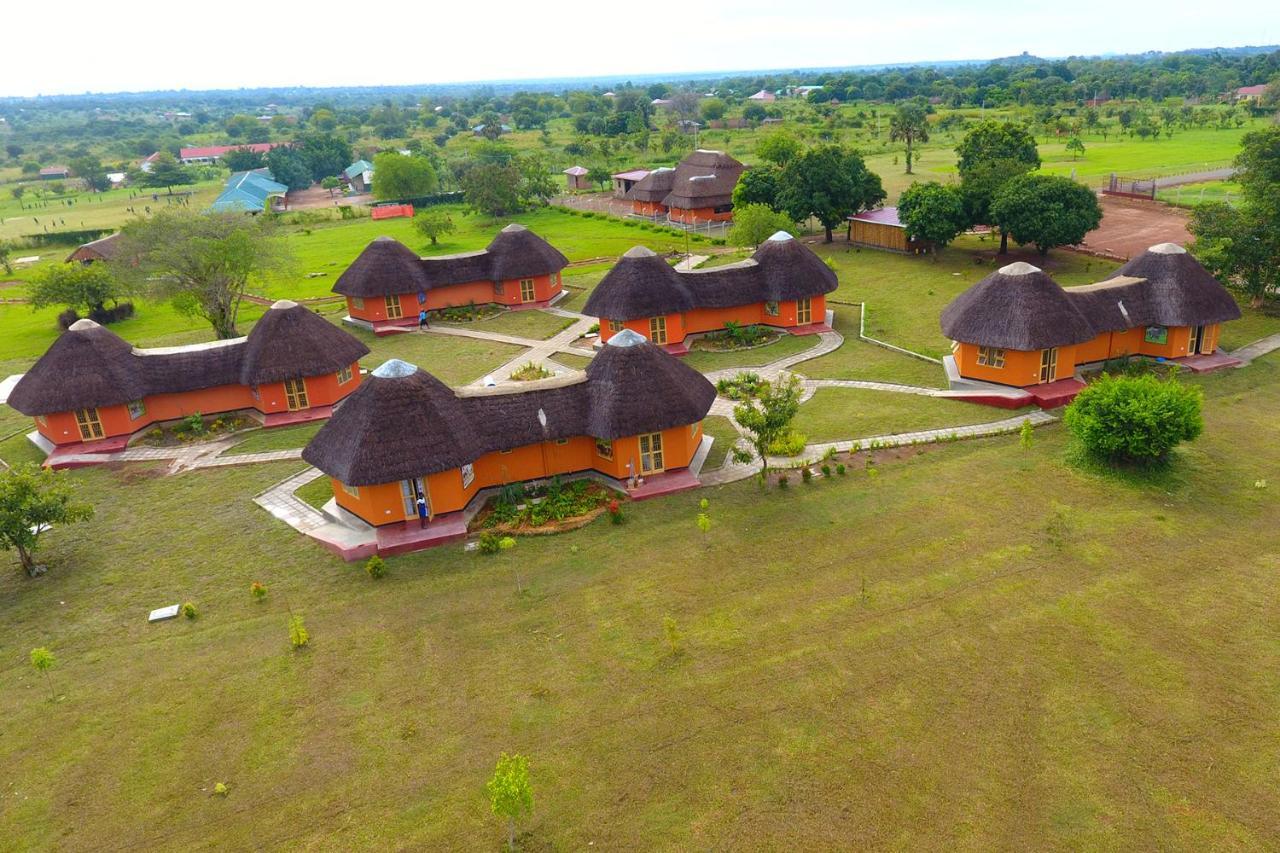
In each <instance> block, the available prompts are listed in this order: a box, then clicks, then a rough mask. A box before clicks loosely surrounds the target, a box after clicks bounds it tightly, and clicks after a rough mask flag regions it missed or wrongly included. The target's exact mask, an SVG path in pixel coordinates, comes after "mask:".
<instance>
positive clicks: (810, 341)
mask: <svg viewBox="0 0 1280 853" xmlns="http://www.w3.org/2000/svg"><path fill="white" fill-rule="evenodd" d="M820 342H821V341H820V339H819V338H818V336H817V335H782V336H780V337H779V338H778V339H777V340H775V341H773V342H772V343H768V344H765V345H764V346H759V347H753V348H751V349H744V350H733V351H727V352H711V351H706V350H693V351H691V352H690V353H689V354H688V355H686V356H683V357H682V360H683V361H684V363H685V364H687V365H689V366H690V367H692V368H693V369H694V370H700V371H702V372H703V373H706V372H709V371H712V370H725V369H728V368H734V367H742V368H750V367H759V366H760V365H762V364H769V363H770V362H773V361H777V360H778V359H780V358H786V357H787V356H789V355H795V354H796V353H800V352H804V351H805V350H810V349H813V348H814V347H816V346H817V345H818V344H819V343H820Z"/></svg>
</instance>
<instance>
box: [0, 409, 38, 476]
mask: <svg viewBox="0 0 1280 853" xmlns="http://www.w3.org/2000/svg"><path fill="white" fill-rule="evenodd" d="M0 409H5V410H7V411H10V412H12V411H13V410H12V409H10V408H9V407H8V406H0ZM23 420H25V421H26V424H25V425H21V426H20V427H19V428H18V430H17V431H13V430H10V431H7V432H6V433H5V435H7V436H8V438H4V439H0V459H2V460H4V463H5V464H6V465H13V466H16V465H21V464H23V463H24V462H34V463H36V464H39V463H41V462H43V461H44V453H43V452H42V451H41V450H40V448H38V447H36V446H35V445H34V444H32V443H31V442H30V441H29V440H28V439H27V433H29V432H31V430H33V429H35V428H36V427H35V424H33V423H31V420H30V418H24V419H23ZM28 427H29V428H28Z"/></svg>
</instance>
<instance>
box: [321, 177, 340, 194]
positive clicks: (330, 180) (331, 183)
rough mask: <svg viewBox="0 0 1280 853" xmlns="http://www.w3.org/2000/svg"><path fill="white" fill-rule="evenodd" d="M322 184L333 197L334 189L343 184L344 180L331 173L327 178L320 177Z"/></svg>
mask: <svg viewBox="0 0 1280 853" xmlns="http://www.w3.org/2000/svg"><path fill="white" fill-rule="evenodd" d="M320 186H321V187H323V188H324V189H326V190H328V191H329V197H330V198H333V191H334V190H336V189H337V188H338V187H340V186H342V181H340V180H338V179H337V178H335V177H334V176H333V175H330V176H329V177H327V178H321V179H320Z"/></svg>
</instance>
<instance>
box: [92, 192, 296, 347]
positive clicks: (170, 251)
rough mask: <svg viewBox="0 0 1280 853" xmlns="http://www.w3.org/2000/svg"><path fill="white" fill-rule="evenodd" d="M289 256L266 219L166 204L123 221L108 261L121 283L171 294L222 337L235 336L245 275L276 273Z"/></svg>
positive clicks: (159, 294) (247, 277)
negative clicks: (141, 216) (148, 215)
mask: <svg viewBox="0 0 1280 853" xmlns="http://www.w3.org/2000/svg"><path fill="white" fill-rule="evenodd" d="M288 262H289V254H288V249H287V247H286V246H285V244H284V242H283V239H282V238H281V237H280V236H279V235H278V234H277V233H276V230H275V226H274V225H273V223H272V221H271V220H269V219H267V218H266V217H261V216H258V217H251V216H246V215H244V214H241V213H194V212H190V211H187V210H176V209H166V210H161V211H159V212H158V213H156V215H154V216H152V217H151V218H150V219H139V220H135V221H134V222H131V223H129V224H128V225H126V226H125V227H124V229H123V231H122V232H121V238H120V248H119V250H118V251H117V253H116V256H115V257H113V258H112V259H111V261H110V265H111V269H112V271H113V272H114V273H115V274H116V276H117V278H119V279H120V280H121V281H123V282H125V283H127V284H132V286H133V288H134V289H135V290H137V291H140V292H147V293H151V294H153V295H155V296H157V297H160V298H167V299H170V300H171V301H172V302H173V304H174V306H175V307H176V308H177V309H178V310H179V311H182V312H183V313H186V314H188V315H191V316H195V317H201V318H203V319H205V320H206V321H208V323H209V325H210V326H212V327H213V330H214V333H215V334H216V335H217V336H218V338H220V339H225V338H234V337H236V336H237V334H238V333H237V331H236V316H237V315H238V314H239V311H240V302H241V300H242V299H243V298H244V294H245V289H246V287H247V286H248V284H249V280H250V279H251V278H258V279H262V278H270V277H272V276H275V275H278V274H280V273H282V272H284V271H285V270H286V269H287V268H288Z"/></svg>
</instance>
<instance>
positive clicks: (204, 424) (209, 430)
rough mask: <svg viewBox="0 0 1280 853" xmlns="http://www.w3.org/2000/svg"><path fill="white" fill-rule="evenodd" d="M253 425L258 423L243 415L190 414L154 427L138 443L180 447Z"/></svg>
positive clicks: (218, 437) (226, 434)
mask: <svg viewBox="0 0 1280 853" xmlns="http://www.w3.org/2000/svg"><path fill="white" fill-rule="evenodd" d="M197 420H198V421H199V422H200V424H201V426H200V428H199V429H195V428H194V427H195V424H196V421H197ZM251 426H256V424H255V423H254V422H253V421H251V420H249V419H248V418H246V417H244V416H243V415H218V416H217V417H200V416H199V415H190V416H188V417H186V418H183V419H182V420H180V421H174V422H173V423H167V424H159V425H157V426H154V427H152V428H151V429H149V430H147V431H146V432H145V433H143V434H142V436H141V437H140V438H139V439H138V442H137V443H138V444H143V445H146V446H147V447H178V446H179V445H183V444H198V443H200V442H204V441H215V440H217V439H220V438H226V437H227V436H229V435H232V434H233V433H237V432H240V431H241V430H244V429H247V428H249V427H251Z"/></svg>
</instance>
